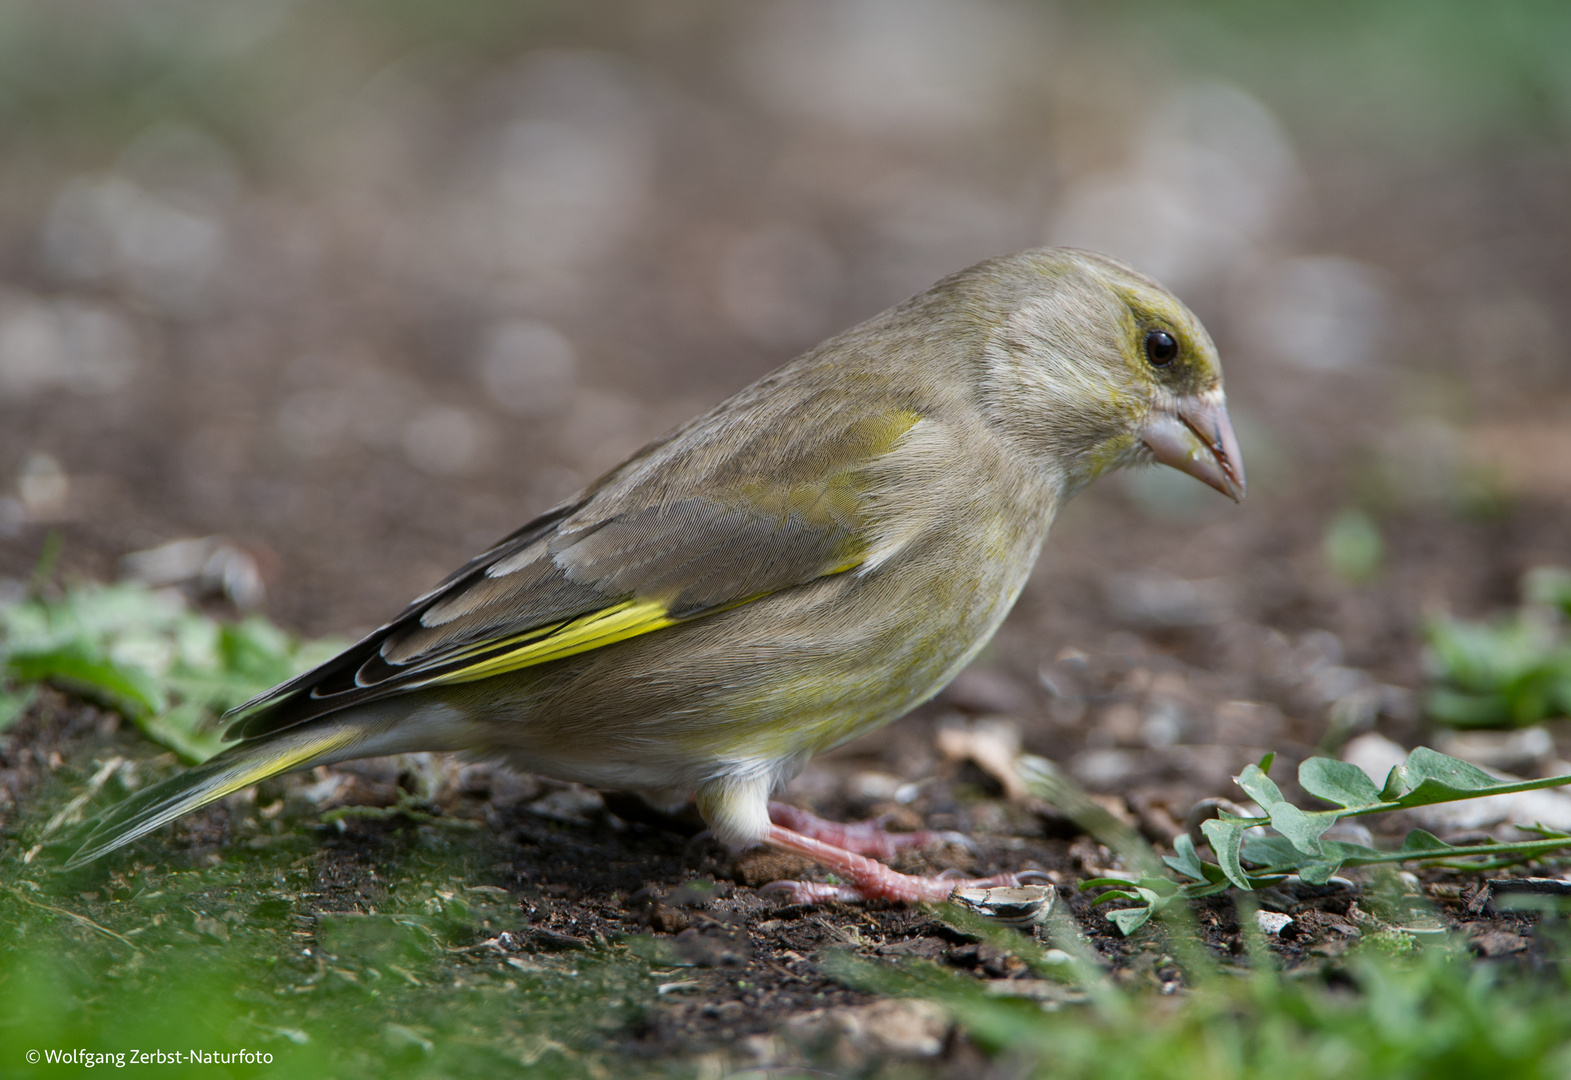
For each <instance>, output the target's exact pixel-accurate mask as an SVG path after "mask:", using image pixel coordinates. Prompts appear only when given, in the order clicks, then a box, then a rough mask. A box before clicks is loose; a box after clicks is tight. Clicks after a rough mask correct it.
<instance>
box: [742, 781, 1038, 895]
mask: <svg viewBox="0 0 1571 1080" xmlns="http://www.w3.org/2000/svg"><path fill="white" fill-rule="evenodd" d="M773 811H774V806H773V805H772V806H771V807H770V812H771V816H773ZM825 824H827V822H826V823H825ZM765 843H767V844H769V846H771V847H776V848H780V849H781V850H782V851H789V852H792V853H794V854H797V855H805V856H806V857H807V858H809V859H812V860H813V861H814V862H816V863H818V864H819V865H820V866H822V867H824V868H825V869H826V870H829V871H831V872H833V873H835V874H837V875H839V876H840V877H842V878H845V879H846V881H847V883H846V884H838V885H824V884H819V883H818V882H813V881H775V882H771V883H770V884H768V885H766V886H764V888H765V890H767V891H769V892H779V893H785V894H786V896H788V897H789V898H790V899H791V901H792V902H793V903H798V904H818V903H823V902H825V901H828V900H844V901H850V900H895V901H898V902H900V903H906V904H920V903H935V904H936V903H942V902H943V901H945V900H947V899H948V898H949V894H950V893H952V892H954V891H955V890H956V889H964V888H990V887H994V886H999V885H1018V884H1020V880H1019V878H1018V877H1017V876H1016V875H1014V874H996V875H994V876H993V877H988V878H963V877H959V876H958V875H955V876H951V875H948V874H940V875H938V876H936V877H917V876H914V875H912V874H902V873H900V872H899V871H897V870H891V869H890V868H889V867H887V866H885V865H884V864H883V863H880V862H875V861H874V860H872V859H869V858H867V857H866V856H864V855H860V854H858V853H857V852H855V851H848V850H846V849H845V848H843V847H837V846H836V845H834V844H830V843H826V842H825V841H823V840H819V839H816V838H815V837H812V836H807V835H804V834H802V833H799V832H794V831H792V830H791V829H788V828H785V827H784V826H782V825H778V824H776V825H771V826H770V828H769V835H768V837H767V838H766V839H765Z"/></svg>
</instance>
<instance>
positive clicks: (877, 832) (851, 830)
mask: <svg viewBox="0 0 1571 1080" xmlns="http://www.w3.org/2000/svg"><path fill="white" fill-rule="evenodd" d="M769 820H770V821H771V822H773V823H774V824H776V825H779V826H780V827H781V828H784V829H789V830H791V831H792V832H794V833H796V834H798V835H800V836H806V837H809V838H811V839H813V840H822V841H823V842H824V843H826V844H828V845H830V846H831V847H837V848H840V849H842V850H844V851H852V852H855V853H856V854H858V855H866V856H868V857H870V858H874V859H887V858H889V857H891V856H892V855H894V854H896V853H897V852H900V851H904V850H905V849H906V848H913V847H926V846H927V845H929V844H940V843H945V844H959V845H960V846H961V847H965V848H968V849H969V848H974V847H975V846H976V845H975V844H973V843H972V842H971V839H970V837H968V836H966V835H965V834H964V833H956V832H934V831H932V830H930V829H922V830H919V831H917V832H890V831H889V830H888V829H885V828H884V826H883V825H882V824H881V823H879V822H877V821H859V822H857V823H856V824H854V825H846V824H842V823H841V822H838V821H825V820H824V819H823V818H821V817H819V816H818V815H817V814H812V813H809V812H808V811H806V810H802V809H799V808H798V807H795V806H788V805H786V804H785V803H782V802H771V803H770V804H769Z"/></svg>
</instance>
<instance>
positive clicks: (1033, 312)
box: [977, 248, 1245, 501]
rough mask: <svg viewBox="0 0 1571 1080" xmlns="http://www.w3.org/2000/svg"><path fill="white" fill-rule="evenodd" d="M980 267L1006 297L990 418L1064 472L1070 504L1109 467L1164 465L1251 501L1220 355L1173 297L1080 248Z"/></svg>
mask: <svg viewBox="0 0 1571 1080" xmlns="http://www.w3.org/2000/svg"><path fill="white" fill-rule="evenodd" d="M977 269H978V270H979V271H981V272H982V273H983V274H985V275H986V277H987V278H988V279H989V280H988V282H987V286H986V288H987V290H988V291H989V292H990V293H992V295H993V297H994V298H998V299H1003V300H1004V303H1003V306H1002V308H1001V309H995V310H999V316H998V319H997V332H996V333H993V334H992V335H991V336H990V340H989V343H988V345H987V347H986V350H985V352H986V356H985V361H984V362H985V365H986V374H985V378H984V399H985V402H986V407H987V409H988V412H989V414H990V418H991V419H992V420H993V422H994V423H995V424H996V425H997V426H998V427H999V428H1000V429H1002V430H1003V431H1005V432H1006V433H1007V435H1008V437H1010V438H1011V439H1013V440H1016V441H1017V442H1019V443H1020V444H1022V445H1023V446H1024V447H1025V448H1026V449H1027V450H1028V451H1030V452H1032V453H1035V454H1037V455H1039V456H1041V457H1042V459H1043V460H1044V463H1045V464H1046V465H1047V466H1048V467H1049V468H1051V469H1053V470H1055V471H1057V472H1059V473H1060V475H1061V476H1062V481H1063V487H1064V494H1065V495H1066V496H1067V495H1070V494H1073V493H1074V492H1075V491H1078V490H1079V489H1080V488H1082V487H1084V486H1085V485H1086V484H1088V483H1090V482H1091V481H1092V480H1093V479H1095V478H1096V477H1097V476H1099V475H1101V474H1102V473H1104V472H1106V471H1108V470H1109V469H1113V468H1117V467H1119V466H1123V465H1149V464H1153V463H1158V464H1162V465H1169V466H1172V467H1173V468H1175V469H1178V470H1180V471H1182V472H1186V473H1188V474H1189V475H1190V476H1193V477H1195V478H1196V479H1198V480H1201V481H1203V482H1204V483H1206V484H1209V485H1210V486H1211V487H1213V488H1215V489H1216V490H1218V491H1220V492H1221V493H1222V494H1224V495H1226V496H1228V497H1229V498H1231V499H1233V500H1235V501H1238V500H1242V499H1243V497H1244V486H1245V483H1244V462H1243V458H1242V457H1241V456H1240V454H1239V449H1238V439H1237V437H1236V436H1235V435H1234V434H1233V425H1232V422H1231V421H1230V420H1229V419H1228V415H1227V404H1226V400H1225V398H1224V397H1223V394H1222V367H1221V364H1220V362H1219V361H1218V359H1217V354H1216V346H1215V345H1213V344H1212V343H1211V337H1210V335H1209V334H1207V333H1206V331H1205V327H1203V326H1201V325H1200V320H1199V319H1197V318H1195V316H1194V314H1193V313H1192V312H1191V311H1190V310H1189V309H1188V308H1186V307H1185V306H1184V305H1183V304H1181V303H1179V301H1178V300H1177V299H1176V298H1175V297H1174V296H1173V295H1172V294H1171V293H1169V292H1168V291H1167V290H1166V289H1164V288H1162V287H1161V286H1160V285H1158V284H1157V283H1156V282H1154V281H1152V280H1151V279H1150V278H1148V277H1146V276H1144V275H1143V274H1140V273H1139V272H1137V271H1135V270H1133V269H1131V268H1129V267H1127V266H1125V265H1124V264H1123V263H1120V262H1118V261H1116V260H1114V259H1110V258H1108V257H1107V256H1105V255H1099V254H1096V253H1095V252H1089V251H1077V250H1074V249H1069V248H1047V249H1038V250H1035V251H1027V252H1022V253H1021V254H1019V255H1015V256H1011V257H1009V258H1007V259H1001V260H997V261H995V262H994V263H991V264H983V266H982V267H979V268H977Z"/></svg>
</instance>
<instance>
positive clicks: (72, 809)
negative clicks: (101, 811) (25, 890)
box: [22, 755, 125, 866]
mask: <svg viewBox="0 0 1571 1080" xmlns="http://www.w3.org/2000/svg"><path fill="white" fill-rule="evenodd" d="M124 764H125V758H123V757H120V756H118V755H117V756H115V757H112V758H110V759H109V760H108V761H106V762H104V763H103V765H101V766H100V767H99V769H98V771H97V772H96V773H94V774H93V778H92V779H91V780H89V781H88V782H87V787H86V788H85V789H83V791H82V793H81V794H80V795H78V796H77V797H76V798H74V799H72V800H71V801H70V802H68V803H66V804H65V805H64V806H62V807H61V808H60V811H59V813H57V814H55V816H54V817H52V818H50V819H49V820H48V821H47V822H45V824H44V828H43V831H42V832H40V833H39V834H38V841H37V843H35V844H34V845H33V846H32V847H31V848H29V849H28V852H27V854H26V855H23V856H22V865H24V866H26V865H27V864H28V863H30V862H32V861H33V857H34V856H36V855H37V854H38V853H39V852H40V851H42V850H43V849H44V841H46V840H48V839H49V837H50V836H51V835H52V834H53V833H54V831H55V830H56V829H58V828H60V826H62V825H65V824H67V823H68V822H72V821H75V820H76V819H77V817H78V815H80V814H81V812H82V807H84V806H86V805H87V803H88V801H89V800H90V799H92V797H93V796H94V795H97V794H98V792H99V791H100V790H101V789H102V788H103V786H104V785H105V784H107V783H108V782H109V778H110V777H111V776H113V775H114V774H115V771H116V770H117V769H119V768H120V766H122V765H124Z"/></svg>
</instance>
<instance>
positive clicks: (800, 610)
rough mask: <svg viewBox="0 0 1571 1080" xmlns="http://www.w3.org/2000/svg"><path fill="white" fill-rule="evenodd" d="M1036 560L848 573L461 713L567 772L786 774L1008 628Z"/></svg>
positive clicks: (590, 776) (686, 779)
mask: <svg viewBox="0 0 1571 1080" xmlns="http://www.w3.org/2000/svg"><path fill="white" fill-rule="evenodd" d="M1033 541H1034V542H1035V543H1037V544H1039V543H1040V537H1039V536H1038V537H1031V536H1029V535H1027V536H1023V537H1020V538H1019V540H1018V542H1020V543H1023V544H1028V543H1032V542H1033ZM1033 555H1034V552H1029V553H1027V555H1026V557H1025V558H1003V559H997V558H994V559H985V558H982V559H979V558H963V559H962V558H956V559H946V560H942V561H940V563H939V569H938V572H933V571H932V570H931V569H930V570H928V571H927V572H925V573H921V574H912V573H908V572H903V571H902V569H901V567H899V566H888V567H884V568H881V570H880V571H879V572H877V573H874V574H868V575H865V576H862V575H858V574H856V573H855V572H854V571H852V572H848V573H844V574H839V575H836V576H834V577H831V578H825V579H821V580H819V581H817V582H814V583H812V584H810V585H806V586H803V587H800V588H796V589H790V590H786V591H783V592H781V593H777V594H774V595H772V596H769V597H765V598H762V599H760V600H757V601H754V602H753V603H750V604H746V605H744V606H741V607H738V608H735V609H733V610H731V611H727V612H723V613H720V614H716V615H712V616H708V617H705V618H701V619H697V620H694V621H693V622H691V623H686V624H680V625H677V626H674V627H670V628H667V629H664V630H661V631H658V632H656V633H652V634H647V635H644V636H642V637H638V638H633V639H630V640H628V641H626V642H622V643H619V644H617V645H613V646H610V647H607V648H603V649H599V650H595V651H594V652H592V653H586V654H583V655H581V656H577V657H572V658H570V659H567V660H563V661H560V662H555V663H552V664H546V665H541V666H540V667H538V668H533V669H527V670H525V671H522V672H518V673H516V674H514V675H508V676H500V677H497V678H493V679H487V680H484V681H483V682H479V683H473V684H469V689H467V690H466V691H465V693H466V696H468V698H469V700H467V701H465V702H462V703H460V704H461V705H462V706H463V707H464V708H465V711H466V712H467V713H468V714H469V715H470V716H471V717H473V718H476V719H480V720H481V721H482V723H483V725H484V728H485V730H487V731H488V732H489V733H490V734H489V737H488V742H489V743H490V745H488V746H486V747H483V748H482V749H488V750H491V751H493V752H497V753H502V754H505V755H507V756H508V757H510V758H511V759H512V760H514V761H515V762H516V763H517V764H519V765H520V767H523V768H527V769H531V770H533V771H536V772H542V773H547V774H549V775H553V776H558V777H561V778H563V779H571V780H577V781H580V782H583V783H589V784H595V785H598V786H605V787H616V786H620V787H628V788H643V789H654V788H691V787H696V786H698V785H699V784H701V783H703V782H704V781H705V780H708V779H711V778H713V777H715V776H718V775H722V774H727V773H737V772H742V771H756V770H763V769H774V770H775V771H777V772H782V773H784V774H785V775H789V774H790V773H793V772H794V771H795V769H796V768H797V767H799V764H800V763H801V762H805V761H806V759H807V758H808V757H809V756H811V755H812V754H814V753H818V752H820V751H822V750H825V749H828V748H830V747H833V746H836V745H839V744H840V743H843V742H846V741H847V740H849V739H852V738H855V737H856V736H858V735H861V734H863V733H865V732H868V731H871V730H873V729H875V728H877V727H879V726H882V725H883V724H886V723H888V722H890V721H891V720H894V719H896V718H897V717H899V716H901V715H903V714H904V713H906V712H908V711H909V710H911V709H912V708H914V707H916V706H917V705H919V704H921V703H922V702H923V701H926V700H927V699H928V698H930V697H932V696H933V695H934V694H936V693H937V692H938V691H939V690H940V689H942V688H943V687H944V686H945V685H946V684H947V683H948V682H949V681H950V680H951V679H952V678H954V676H955V675H957V674H958V673H959V671H960V669H961V668H963V667H964V666H965V664H966V663H967V662H968V661H969V660H970V659H971V658H972V657H973V656H974V655H975V654H976V653H977V651H978V650H980V649H981V648H982V646H983V645H984V644H986V642H987V641H988V639H989V638H991V636H992V634H993V632H994V631H995V630H996V629H997V628H998V625H999V624H1000V623H1001V622H1002V621H1003V618H1004V616H1005V615H1006V614H1007V613H1008V611H1009V609H1010V607H1012V606H1013V604H1014V601H1015V599H1016V597H1017V596H1018V595H1019V592H1020V589H1021V587H1022V586H1023V585H1024V582H1025V579H1026V577H1027V576H1028V575H1029V573H1030V569H1031V564H1032V562H1033V561H1034V558H1033ZM924 563H925V564H926V565H931V563H932V560H931V558H930V557H929V558H928V559H925V560H924Z"/></svg>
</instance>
